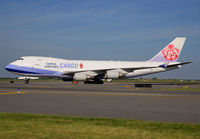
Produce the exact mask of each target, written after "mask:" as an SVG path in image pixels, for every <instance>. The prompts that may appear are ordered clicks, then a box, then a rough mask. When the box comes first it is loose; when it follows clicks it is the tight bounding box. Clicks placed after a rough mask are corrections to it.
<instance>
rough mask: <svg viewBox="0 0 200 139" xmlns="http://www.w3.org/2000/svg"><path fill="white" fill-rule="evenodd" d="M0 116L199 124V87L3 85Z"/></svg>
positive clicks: (1, 86) (38, 82) (68, 84)
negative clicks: (44, 116) (27, 115)
mask: <svg viewBox="0 0 200 139" xmlns="http://www.w3.org/2000/svg"><path fill="white" fill-rule="evenodd" d="M18 88H19V89H20V90H19V91H20V93H19V94H18ZM0 112H11V113H38V114H53V115H65V116H88V117H106V118H123V119H135V120H148V121H168V122H185V123H200V85H192V84H180V85H172V84H170V85H167V84H164V85H162V84H153V87H152V88H139V89H137V88H135V87H134V84H130V83H106V84H103V85H88V84H87V85H84V84H77V85H74V84H71V83H68V82H60V81H55V82H52V81H51V82H45V81H43V82H42V81H32V82H31V83H30V84H24V83H23V81H17V82H15V83H14V84H11V83H10V82H9V81H0Z"/></svg>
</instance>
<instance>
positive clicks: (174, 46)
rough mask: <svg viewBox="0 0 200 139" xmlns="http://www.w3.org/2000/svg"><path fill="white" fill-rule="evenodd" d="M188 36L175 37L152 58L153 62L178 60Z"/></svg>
mask: <svg viewBox="0 0 200 139" xmlns="http://www.w3.org/2000/svg"><path fill="white" fill-rule="evenodd" d="M185 40H186V38H184V37H180V38H175V39H174V40H173V41H172V42H171V43H169V44H168V45H167V46H166V47H165V48H164V49H162V50H161V51H160V52H159V53H158V54H156V55H155V56H154V57H153V58H152V59H151V60H149V61H151V62H176V61H177V60H178V58H179V55H180V53H181V50H182V48H183V45H184V43H185Z"/></svg>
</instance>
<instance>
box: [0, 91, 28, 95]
mask: <svg viewBox="0 0 200 139" xmlns="http://www.w3.org/2000/svg"><path fill="white" fill-rule="evenodd" d="M26 93H29V92H20V93H18V92H6V93H0V95H13V94H19V95H20V94H26Z"/></svg>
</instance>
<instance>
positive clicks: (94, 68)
mask: <svg viewBox="0 0 200 139" xmlns="http://www.w3.org/2000/svg"><path fill="white" fill-rule="evenodd" d="M176 63H179V62H172V63H170V64H176ZM162 64H164V63H163V62H149V61H146V62H128V61H89V60H65V59H59V58H52V57H37V56H27V57H21V58H20V59H19V60H17V61H15V62H12V63H10V64H9V65H7V67H6V69H7V70H8V71H10V72H14V73H16V74H18V75H23V76H35V77H61V78H65V77H70V76H73V75H74V74H76V73H87V75H88V76H89V77H92V76H96V75H98V74H99V73H103V74H104V73H105V72H107V71H110V72H113V71H117V72H119V73H122V74H123V75H124V76H121V77H124V78H131V77H136V76H141V75H147V74H152V73H157V72H163V71H166V70H172V69H176V68H178V67H173V68H163V67H159V66H160V65H162ZM124 69H125V70H124ZM104 70H105V71H104ZM71 74H73V75H71ZM105 74H106V73H105ZM103 78H110V77H107V76H105V75H104V76H103ZM114 78H115V77H114ZM116 78H117V77H116Z"/></svg>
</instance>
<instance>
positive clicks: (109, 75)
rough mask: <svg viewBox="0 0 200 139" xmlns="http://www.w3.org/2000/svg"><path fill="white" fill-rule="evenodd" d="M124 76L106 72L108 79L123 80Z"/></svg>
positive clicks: (117, 72)
mask: <svg viewBox="0 0 200 139" xmlns="http://www.w3.org/2000/svg"><path fill="white" fill-rule="evenodd" d="M123 76H124V74H122V73H120V72H119V71H113V70H111V71H107V72H106V75H105V78H107V79H117V78H121V77H123Z"/></svg>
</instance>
